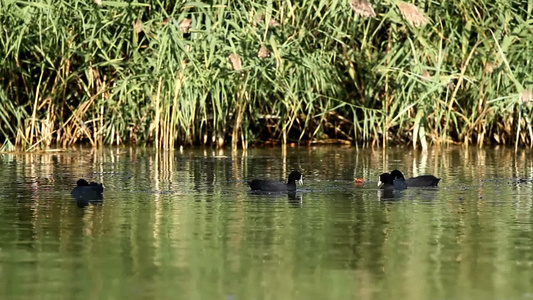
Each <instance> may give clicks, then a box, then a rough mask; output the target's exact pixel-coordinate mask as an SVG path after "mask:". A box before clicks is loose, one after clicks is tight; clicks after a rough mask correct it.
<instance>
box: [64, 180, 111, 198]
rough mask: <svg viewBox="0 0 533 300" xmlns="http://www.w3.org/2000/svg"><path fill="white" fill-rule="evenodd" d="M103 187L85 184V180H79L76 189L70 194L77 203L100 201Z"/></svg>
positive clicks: (95, 184) (92, 183)
mask: <svg viewBox="0 0 533 300" xmlns="http://www.w3.org/2000/svg"><path fill="white" fill-rule="evenodd" d="M103 192H104V186H103V185H102V184H101V183H96V182H91V183H89V182H87V180H85V179H80V180H78V182H76V187H75V188H74V189H72V192H70V194H71V195H72V197H74V198H75V199H76V200H77V201H94V200H102V193H103Z"/></svg>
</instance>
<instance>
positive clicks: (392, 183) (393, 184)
mask: <svg viewBox="0 0 533 300" xmlns="http://www.w3.org/2000/svg"><path fill="white" fill-rule="evenodd" d="M400 174H401V173H400ZM378 186H379V187H380V188H381V189H384V190H392V189H396V190H405V189H406V188H407V185H406V184H405V181H404V178H403V175H402V176H401V177H397V174H396V173H394V174H393V173H392V172H391V173H383V174H381V175H379V181H378Z"/></svg>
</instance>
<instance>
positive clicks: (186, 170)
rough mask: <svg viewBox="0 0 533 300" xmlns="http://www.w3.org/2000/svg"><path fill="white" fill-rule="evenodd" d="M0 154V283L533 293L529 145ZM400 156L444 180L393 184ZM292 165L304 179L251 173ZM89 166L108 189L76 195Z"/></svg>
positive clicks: (38, 295)
mask: <svg viewBox="0 0 533 300" xmlns="http://www.w3.org/2000/svg"><path fill="white" fill-rule="evenodd" d="M0 168H1V170H2V172H1V173H0V299H130V300H131V299H222V300H233V299H348V298H352V299H353V298H356V299H531V298H533V251H532V248H533V233H532V229H533V217H532V208H533V207H532V202H533V182H532V181H531V180H524V182H521V183H520V182H518V181H517V178H522V179H528V178H529V179H530V178H533V154H532V152H531V151H525V150H524V151H520V152H518V153H517V154H515V153H514V152H513V151H512V150H509V149H503V148H502V149H484V150H479V149H462V148H450V149H444V150H438V149H432V150H430V151H429V152H427V153H422V152H413V151H411V150H410V149H401V148H394V149H391V150H389V151H388V152H386V153H385V152H383V151H381V150H379V151H371V150H359V151H356V149H354V148H340V147H317V148H288V149H287V152H286V153H284V152H282V151H281V150H280V149H279V148H269V149H259V150H249V151H247V152H245V153H243V152H237V153H232V152H231V151H228V150H225V151H214V150H211V149H208V150H203V149H189V150H187V149H186V150H184V151H182V152H180V151H175V152H164V151H162V152H159V153H157V152H154V151H151V150H146V149H141V148H137V149H130V148H113V149H111V148H107V149H101V150H91V149H81V150H80V149H77V150H72V151H66V152H52V153H42V154H21V155H11V154H3V155H0ZM393 168H400V169H401V170H402V171H403V172H404V174H405V175H407V176H413V175H421V174H426V173H429V174H435V175H437V176H438V177H441V178H442V180H441V183H440V187H439V188H437V189H408V190H405V191H403V192H400V193H395V194H393V195H392V198H391V197H390V195H383V194H382V193H380V191H379V190H378V189H377V187H376V184H377V176H378V175H379V174H380V173H381V172H382V171H386V170H387V171H389V170H391V169H393ZM294 169H298V170H300V171H301V172H302V173H303V174H304V182H305V184H304V186H302V187H300V189H299V190H298V191H297V192H296V194H294V195H287V194H278V195H257V194H251V193H249V192H248V188H247V186H246V185H245V183H244V180H246V179H252V178H270V179H279V180H281V179H282V178H284V177H285V176H286V174H288V173H289V172H290V171H291V170H294ZM80 177H83V178H87V179H90V180H94V181H98V182H103V183H104V184H105V188H106V190H105V192H104V201H103V203H96V204H91V205H89V206H86V207H78V206H77V204H76V202H74V201H72V199H71V198H70V195H69V193H70V190H71V189H72V187H73V186H74V185H75V181H76V179H78V178H80ZM356 177H357V178H364V179H365V180H366V182H365V183H364V184H363V185H356V184H355V183H354V178H356Z"/></svg>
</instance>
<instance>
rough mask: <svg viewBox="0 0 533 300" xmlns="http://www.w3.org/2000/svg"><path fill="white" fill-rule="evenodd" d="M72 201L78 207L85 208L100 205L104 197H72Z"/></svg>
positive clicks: (98, 195) (100, 195) (99, 195)
mask: <svg viewBox="0 0 533 300" xmlns="http://www.w3.org/2000/svg"><path fill="white" fill-rule="evenodd" d="M72 201H73V202H76V205H77V206H78V207H86V206H88V205H89V204H91V205H102V204H103V203H104V197H103V196H102V194H95V195H85V196H78V197H74V196H72Z"/></svg>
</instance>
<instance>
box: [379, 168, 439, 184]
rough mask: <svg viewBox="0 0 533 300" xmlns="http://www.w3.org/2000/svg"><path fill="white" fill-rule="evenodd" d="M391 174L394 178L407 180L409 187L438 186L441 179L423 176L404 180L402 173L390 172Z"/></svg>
mask: <svg viewBox="0 0 533 300" xmlns="http://www.w3.org/2000/svg"><path fill="white" fill-rule="evenodd" d="M390 174H391V176H393V177H394V178H398V179H401V180H405V184H407V186H408V187H430V186H437V185H438V184H439V181H440V178H437V177H435V176H433V175H421V176H416V177H410V178H407V179H404V177H403V174H402V172H400V171H398V170H393V171H392V172H390ZM398 179H396V180H398Z"/></svg>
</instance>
